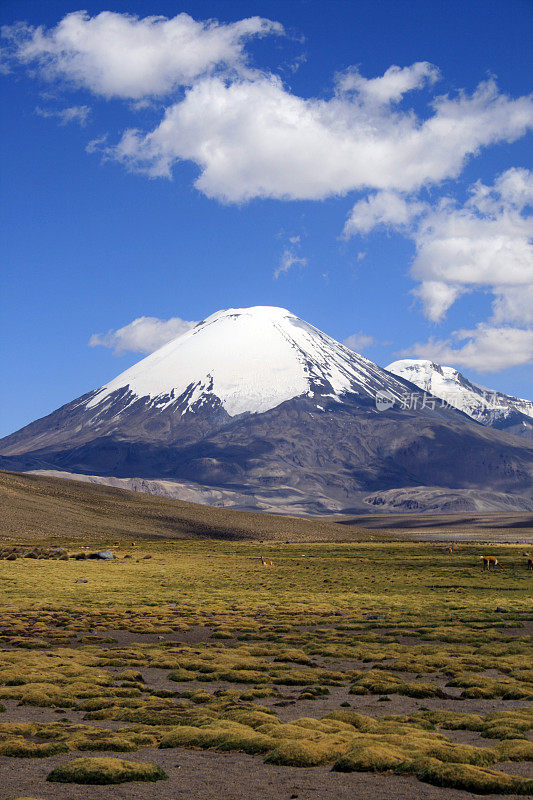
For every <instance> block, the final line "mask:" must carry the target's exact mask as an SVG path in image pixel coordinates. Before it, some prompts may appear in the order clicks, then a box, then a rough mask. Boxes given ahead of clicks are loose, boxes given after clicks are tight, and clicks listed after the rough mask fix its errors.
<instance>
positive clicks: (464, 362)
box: [403, 323, 533, 372]
mask: <svg viewBox="0 0 533 800" xmlns="http://www.w3.org/2000/svg"><path fill="white" fill-rule="evenodd" d="M454 342H455V343H456V344H454ZM463 342H464V343H463ZM462 343H463V344H462ZM457 345H458V346H457ZM403 355H405V356H415V357H416V358H429V359H431V360H432V361H436V362H440V363H441V364H453V365H455V366H459V367H469V368H471V369H475V370H477V371H478V372H498V371H499V370H501V369H506V368H508V367H516V366H520V365H523V364H532V363H533V330H529V329H526V328H513V327H506V326H503V327H502V326H500V327H498V326H493V325H490V324H486V323H485V324H480V325H478V326H477V328H474V329H473V330H460V331H456V332H455V333H454V334H453V339H444V340H435V339H430V340H429V341H428V342H425V343H418V344H415V345H413V346H412V347H410V348H409V349H408V350H405V351H404V353H403Z"/></svg>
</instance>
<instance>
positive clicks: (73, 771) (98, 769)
mask: <svg viewBox="0 0 533 800" xmlns="http://www.w3.org/2000/svg"><path fill="white" fill-rule="evenodd" d="M167 779H168V775H167V774H166V773H165V772H163V770H162V769H161V767H158V766H156V764H151V763H149V762H142V761H139V762H138V761H124V760H123V759H118V758H77V759H75V760H74V761H69V762H68V764H61V765H60V766H58V767H56V768H55V769H53V770H52V772H51V773H50V774H49V775H48V777H47V779H46V780H47V781H53V782H56V783H81V784H91V785H103V784H108V783H128V782H129V781H161V780H167Z"/></svg>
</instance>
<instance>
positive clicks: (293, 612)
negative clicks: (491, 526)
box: [0, 531, 533, 800]
mask: <svg viewBox="0 0 533 800" xmlns="http://www.w3.org/2000/svg"><path fill="white" fill-rule="evenodd" d="M132 541H133V540H132V539H131V537H128V538H126V537H124V536H121V537H119V538H118V539H115V540H113V539H110V538H109V537H102V536H94V535H91V534H90V532H89V531H88V532H87V534H86V536H85V537H83V538H80V537H79V536H77V537H76V538H75V539H69V538H68V536H67V534H66V533H65V537H64V539H63V541H62V542H61V544H62V545H63V546H64V547H65V548H66V549H67V551H68V553H69V554H70V556H71V557H70V558H68V559H67V558H66V557H65V555H64V554H63V555H61V553H58V552H56V553H54V552H53V549H54V548H56V547H57V545H58V544H59V542H58V538H57V536H54V537H53V539H51V540H46V539H39V540H36V538H35V537H28V538H27V540H26V541H24V540H23V538H22V537H18V538H17V539H16V540H15V539H14V538H13V537H12V536H10V535H8V533H6V532H5V531H3V539H2V540H1V541H0V591H1V595H2V597H1V609H2V610H1V613H0V641H1V643H2V651H1V654H0V703H1V704H2V707H3V709H4V710H3V711H2V713H0V797H2V798H22V797H30V798H43V799H46V798H54V799H56V798H57V799H58V800H67V799H68V800H76V799H77V798H80V800H81V798H90V800H100V799H102V800H103V798H106V800H113V799H114V798H117V800H118V798H131V799H132V800H135V798H148V797H149V798H154V800H158V798H161V800H163V798H165V800H168V798H184V799H185V798H187V799H188V800H189V799H190V798H194V799H195V800H196V798H197V799H198V800H211V799H213V800H215V798H216V800H218V799H219V798H227V799H228V800H241V798H242V800H244V798H246V800H255V799H256V798H257V800H259V799H260V798H261V799H263V798H266V799H267V800H278V798H287V800H289V798H291V797H292V798H296V797H297V798H298V799H299V800H319V799H320V800H325V799H327V800H334V799H335V800H336V799H337V798H339V799H340V800H344V798H346V800H348V798H350V800H353V798H354V797H370V796H372V797H373V798H375V800H389V798H390V799H391V800H404V798H406V797H416V798H428V800H433V798H435V799H437V798H443V800H444V798H446V799H447V798H455V797H457V798H469V797H475V796H479V794H484V795H485V796H487V795H488V796H489V797H492V796H494V797H497V796H502V795H506V796H507V797H511V798H513V797H519V796H524V794H528V793H529V794H531V793H532V791H533V780H532V776H531V769H530V767H531V761H532V760H533V741H532V737H531V730H532V728H533V671H532V669H531V664H532V658H531V656H532V648H531V634H532V632H533V608H532V606H531V581H532V579H533V573H532V572H531V571H528V570H527V559H526V558H525V556H524V547H523V546H517V545H512V544H498V545H491V546H490V553H491V554H494V555H496V556H497V557H498V559H500V560H501V562H502V563H503V565H504V569H503V570H499V571H495V572H493V571H491V572H484V571H483V570H482V568H481V559H480V558H479V556H480V554H482V553H484V552H485V550H487V546H484V547H483V548H482V546H481V545H479V544H471V543H464V544H459V545H458V546H457V547H456V548H455V550H454V551H453V552H449V549H448V545H444V544H440V543H428V542H377V541H374V542H358V543H330V544H325V543H315V544H309V543H307V544H302V543H300V542H297V543H292V544H289V543H273V542H263V543H259V542H246V541H239V542H235V541H232V542H231V541H209V540H202V541H195V540H193V539H176V538H175V539H164V538H158V539H152V540H149V539H141V540H137V541H136V542H135V544H132ZM101 548H109V549H111V550H112V551H113V554H114V556H115V557H114V558H113V559H112V560H108V561H103V560H97V559H89V558H86V557H82V556H87V555H88V554H89V553H90V552H93V551H96V550H98V549H101ZM487 552H488V551H487ZM30 555H31V556H35V557H27V556H30ZM15 556H17V557H16V558H15ZM73 556H77V558H74V557H73ZM261 556H262V557H263V558H265V559H270V560H271V561H272V562H273V564H272V565H271V566H263V565H262V562H261ZM102 757H103V758H105V759H107V761H106V762H104V763H100V762H97V763H96V767H97V769H100V770H101V773H102V774H103V772H105V771H106V770H107V771H109V770H115V771H116V770H117V769H118V767H117V763H118V762H117V760H119V759H123V760H125V761H127V762H132V761H133V762H142V763H144V764H145V763H146V762H148V763H150V764H155V765H158V766H159V767H161V768H162V769H163V771H164V773H165V774H166V776H167V779H166V780H160V781H157V782H154V783H144V782H131V781H130V782H127V783H119V784H116V785H80V784H79V783H63V782H49V781H47V776H48V775H50V773H51V772H52V771H53V770H54V769H55V768H56V767H58V766H60V765H64V764H71V763H72V762H76V761H77V760H78V759H86V758H90V759H92V758H102ZM109 759H111V761H109ZM89 763H90V762H89ZM110 765H111V766H110ZM93 767H94V764H93ZM84 769H85V767H84Z"/></svg>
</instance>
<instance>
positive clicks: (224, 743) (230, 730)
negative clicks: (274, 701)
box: [159, 720, 275, 754]
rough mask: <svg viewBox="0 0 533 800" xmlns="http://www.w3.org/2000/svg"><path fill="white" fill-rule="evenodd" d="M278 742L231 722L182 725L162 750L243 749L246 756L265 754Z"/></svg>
mask: <svg viewBox="0 0 533 800" xmlns="http://www.w3.org/2000/svg"><path fill="white" fill-rule="evenodd" d="M274 746H275V740H274V739H272V738H271V737H269V736H266V735H265V734H264V733H259V732H258V731H255V730H253V729H252V728H249V727H248V726H247V725H241V724H240V723H238V722H232V721H230V720H220V721H217V722H216V723H215V724H213V725H211V726H209V727H208V728H196V727H193V726H189V725H182V726H180V727H179V728H174V729H173V730H172V731H171V732H170V733H168V734H166V735H165V736H163V738H162V740H161V743H160V745H159V747H160V748H162V749H164V748H168V747H198V748H201V749H205V750H224V751H232V750H240V751H242V752H244V753H251V754H254V753H266V752H268V751H269V750H271V749H272V747H274Z"/></svg>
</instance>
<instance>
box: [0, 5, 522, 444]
mask: <svg viewBox="0 0 533 800" xmlns="http://www.w3.org/2000/svg"><path fill="white" fill-rule="evenodd" d="M83 7H84V8H85V9H86V11H87V16H85V17H81V16H80V15H78V17H75V18H73V17H67V21H65V18H66V15H68V14H72V12H76V11H78V10H79V7H78V6H76V5H72V4H71V3H64V2H47V3H44V4H43V3H40V2H22V1H20V2H18V1H17V2H10V0H4V2H3V3H2V6H1V8H0V15H1V21H2V24H3V25H4V26H7V30H5V36H4V39H3V41H4V60H3V62H2V63H3V64H4V66H3V69H2V72H3V73H4V74H2V75H1V76H0V80H1V82H2V90H3V91H2V99H1V102H2V104H3V109H2V119H3V131H2V139H3V141H2V167H1V169H2V184H3V201H2V208H1V217H2V219H1V221H2V228H3V231H4V234H3V237H2V249H3V254H2V261H3V265H4V269H3V273H4V277H3V281H2V294H1V306H2V308H1V311H2V326H3V331H2V340H3V342H4V346H3V348H2V353H1V369H2V375H3V376H4V380H3V381H2V386H1V388H0V403H1V405H0V416H1V424H0V435H3V434H7V433H9V432H11V431H13V430H15V429H17V428H19V427H20V426H22V425H24V424H26V423H27V422H30V421H31V420H33V419H35V418H37V417H40V416H43V415H44V414H46V413H48V412H50V411H52V410H53V409H54V408H56V407H58V406H60V405H62V404H63V403H66V402H68V401H70V400H71V399H73V398H74V397H77V396H79V395H81V394H83V393H84V392H86V391H89V390H90V389H92V388H95V387H96V386H99V385H101V384H103V383H104V382H105V381H107V380H109V379H110V378H111V377H113V376H114V375H116V374H117V373H118V372H120V371H122V370H123V369H126V368H127V367H128V366H130V365H131V364H132V363H134V362H135V361H137V360H138V359H139V358H140V357H142V353H143V352H148V351H149V350H150V348H153V347H154V346H156V344H158V343H162V341H163V340H164V338H165V336H169V335H171V333H173V334H174V335H175V334H176V332H179V331H180V330H182V329H185V328H186V327H187V323H190V322H192V321H197V320H200V319H202V318H204V317H206V316H208V315H209V314H211V313H213V312H214V311H216V310H218V309H220V308H227V307H232V306H233V307H240V306H249V305H278V306H283V307H286V308H289V309H290V310H291V311H293V312H295V313H296V314H298V315H299V316H301V317H303V318H304V319H306V320H307V321H309V322H311V323H312V324H314V325H316V326H317V327H319V328H320V329H322V330H324V331H326V332H327V333H329V334H330V335H332V336H333V337H335V338H336V339H339V340H341V341H343V340H347V341H348V342H349V343H351V344H352V345H353V346H354V349H358V350H359V351H362V352H364V353H365V355H367V356H368V357H369V358H371V359H373V360H374V361H376V362H377V363H379V364H382V365H386V364H388V363H389V362H390V361H392V360H394V359H396V358H398V357H400V356H402V355H414V356H418V357H430V358H434V359H435V360H440V361H441V362H442V363H451V364H454V365H455V366H457V367H458V368H459V369H461V371H463V372H464V373H465V374H466V375H468V376H469V377H470V378H472V379H474V380H476V381H477V382H480V383H482V384H483V385H486V386H489V387H492V388H497V389H500V390H502V391H506V392H508V393H512V394H517V395H519V396H523V397H532V396H533V367H532V362H533V332H532V327H533V325H532V323H533V294H532V288H531V287H532V284H533V263H532V255H531V246H530V239H531V234H532V229H531V216H530V213H531V200H532V178H531V173H530V172H528V170H529V169H530V168H531V163H530V162H531V141H532V139H531V127H532V126H533V103H532V101H531V98H528V95H529V93H530V92H531V83H530V76H531V74H532V67H533V64H532V60H531V48H530V42H531V40H532V34H533V24H532V23H533V4H532V3H531V2H530V0H505V1H503V2H490V1H489V0H483V1H482V2H481V1H480V2H477V1H476V0H469V1H468V2H467V3H464V2H453V0H446V2H436V1H435V0H423V1H422V2H416V0H411V2H409V3H400V2H397V0H391V1H390V2H379V0H369V1H368V2H367V1H366V0H358V1H357V2H327V3H325V2H316V1H314V0H313V1H312V0H309V1H308V2H298V0H292V1H291V2H286V1H285V2H261V3H258V2H252V1H251V0H250V1H249V2H194V3H183V4H175V3H168V2H161V3H158V4H157V5H156V4H154V3H153V2H150V3H147V2H136V3H135V2H128V3H127V2H115V3H113V5H109V4H106V3H84V4H83ZM105 11H108V12H109V11H110V12H114V13H113V15H104V16H103V17H102V16H98V15H100V14H101V12H105ZM155 12H157V13H158V14H160V15H162V16H164V17H167V18H168V20H171V22H167V21H166V20H157V21H154V20H152V21H147V20H145V19H144V18H145V17H147V16H148V15H149V14H154V13H155ZM183 13H185V14H188V15H190V17H191V18H192V19H191V20H187V19H186V18H184V17H180V18H179V19H178V20H175V19H174V18H176V16H177V15H178V14H183ZM119 15H120V16H119ZM128 15H129V16H128ZM132 15H133V16H132ZM135 17H137V19H135ZM254 17H260V18H261V19H262V21H258V20H255V21H254V20H253V18H254ZM209 19H216V20H218V23H219V24H218V26H214V25H213V24H211V26H209V25H206V24H205V21H206V20H209ZM244 21H247V22H244ZM268 21H269V22H268ZM19 22H25V23H27V24H28V26H29V27H25V28H22V27H20V26H19V27H16V28H15V27H13V26H14V25H15V24H16V23H19ZM274 23H276V24H274ZM58 25H60V27H57V26H58ZM39 26H43V27H42V30H41V31H40V32H39V30H38V27H39ZM73 32H74V33H76V34H77V37H78V38H76V37H75V36H74V33H73ZM173 36H179V37H180V38H179V42H180V43H181V44H180V46H179V47H178V46H177V45H176V43H175V40H174V39H173V38H172V37H173ZM139 37H141V39H142V38H143V37H148V38H147V39H146V41H145V40H144V39H143V41H145V44H147V46H146V47H145V48H144V51H143V53H144V55H143V59H144V60H142V61H139V58H138V53H137V51H136V50H135V47H136V42H137V41H138V40H139ZM103 42H105V43H106V44H105V45H103V44H102V43H103ZM180 48H181V49H180ZM110 53H111V56H112V57H111V56H110ZM395 68H396V69H395ZM374 79H380V80H374ZM480 85H481V86H480ZM446 98H447V99H446ZM163 120H165V121H164V123H163V124H162V121H163ZM131 129H135V130H136V131H137V133H135V134H127V133H125V132H126V131H128V130H131ZM142 317H148V318H153V319H149V320H143V321H142V322H141V323H137V324H136V326H133V328H132V327H131V323H132V322H133V321H134V320H138V319H139V318H142ZM169 320H170V322H168V321H169ZM123 329H125V330H123ZM117 331H118V333H117ZM91 337H92V345H93V346H89V342H90V341H91ZM113 348H114V349H113ZM131 348H134V350H132V349H131ZM117 350H118V351H119V353H118V354H117V353H116V352H115V351H117Z"/></svg>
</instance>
